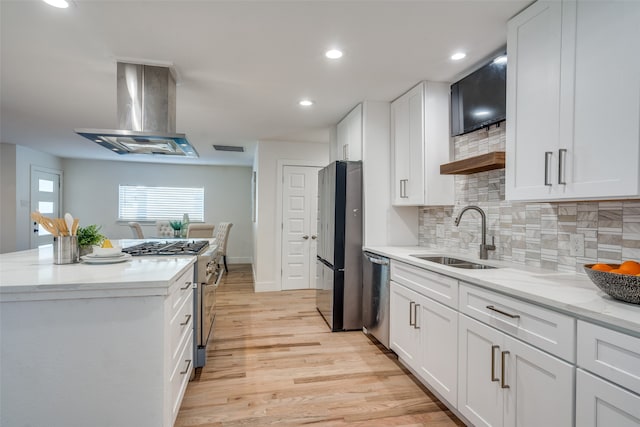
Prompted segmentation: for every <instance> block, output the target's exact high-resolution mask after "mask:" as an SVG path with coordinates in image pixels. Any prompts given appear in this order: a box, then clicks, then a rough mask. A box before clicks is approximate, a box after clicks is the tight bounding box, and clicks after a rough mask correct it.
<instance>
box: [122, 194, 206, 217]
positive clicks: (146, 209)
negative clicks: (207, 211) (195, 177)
mask: <svg viewBox="0 0 640 427" xmlns="http://www.w3.org/2000/svg"><path fill="white" fill-rule="evenodd" d="M185 213H186V214H189V220H190V221H204V187H202V188H184V187H145V186H142V185H120V189H119V195H118V219H119V220H121V221H156V220H182V216H183V215H184V214H185Z"/></svg>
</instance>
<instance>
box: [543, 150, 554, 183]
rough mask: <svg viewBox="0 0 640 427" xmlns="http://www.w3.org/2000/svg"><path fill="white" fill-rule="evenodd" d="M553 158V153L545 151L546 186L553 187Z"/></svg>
mask: <svg viewBox="0 0 640 427" xmlns="http://www.w3.org/2000/svg"><path fill="white" fill-rule="evenodd" d="M551 156H553V152H551V151H545V153H544V185H547V186H549V187H550V186H551V169H550V168H549V163H551Z"/></svg>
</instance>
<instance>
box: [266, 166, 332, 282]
mask: <svg viewBox="0 0 640 427" xmlns="http://www.w3.org/2000/svg"><path fill="white" fill-rule="evenodd" d="M327 164H328V163H324V162H321V161H316V160H278V161H277V168H276V171H277V173H276V183H277V184H276V233H275V236H276V269H277V271H276V286H275V287H276V288H277V289H278V290H280V291H281V290H282V222H283V221H284V218H283V216H282V193H283V191H282V178H283V176H284V167H285V166H311V167H318V168H323V167H325V166H327Z"/></svg>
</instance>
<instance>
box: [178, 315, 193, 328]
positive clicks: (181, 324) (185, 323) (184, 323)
mask: <svg viewBox="0 0 640 427" xmlns="http://www.w3.org/2000/svg"><path fill="white" fill-rule="evenodd" d="M186 317H187V320H185V321H184V322H182V323H180V326H185V325H187V324H188V323H189V320H191V315H190V314H187V315H186Z"/></svg>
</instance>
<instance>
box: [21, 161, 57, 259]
mask: <svg viewBox="0 0 640 427" xmlns="http://www.w3.org/2000/svg"><path fill="white" fill-rule="evenodd" d="M34 172H44V173H50V174H53V175H58V176H59V177H60V178H59V188H58V214H59V216H62V212H63V209H62V208H63V206H62V200H63V197H62V189H63V187H64V181H63V180H64V174H63V171H61V170H60V169H52V168H47V167H44V166H38V165H31V167H30V169H29V214H31V212H32V211H31V209H32V207H33V195H32V194H31V190H32V188H33V182H31V180H32V179H33V173H34ZM28 224H29V228H28V233H29V234H28V236H29V248H30V249H34V247H33V240H32V237H33V220H32V219H31V217H29V222H28Z"/></svg>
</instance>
